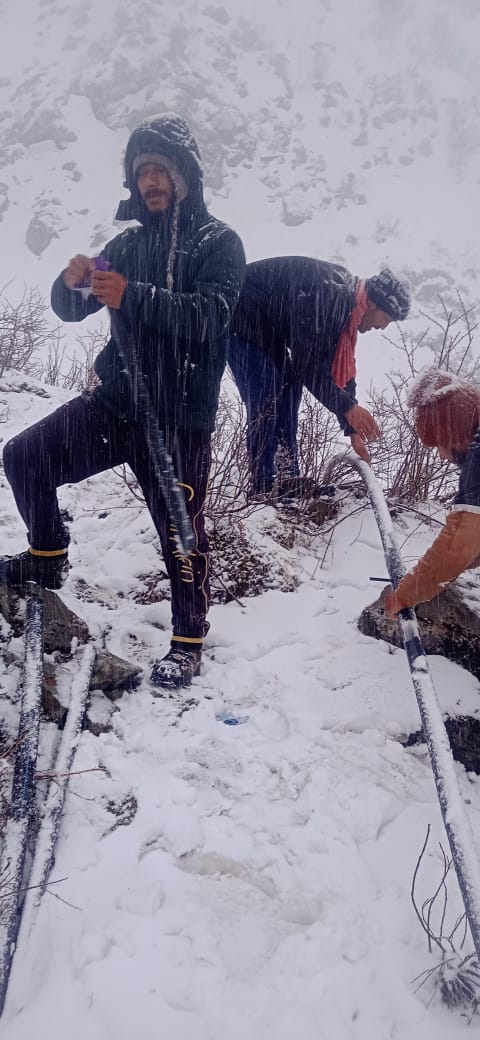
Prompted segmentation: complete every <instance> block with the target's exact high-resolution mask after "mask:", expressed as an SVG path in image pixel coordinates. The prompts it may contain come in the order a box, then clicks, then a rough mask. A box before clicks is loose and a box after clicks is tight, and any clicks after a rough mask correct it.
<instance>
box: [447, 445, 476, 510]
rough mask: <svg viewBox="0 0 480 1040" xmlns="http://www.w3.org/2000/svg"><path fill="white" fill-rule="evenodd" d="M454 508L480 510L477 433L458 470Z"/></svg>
mask: <svg viewBox="0 0 480 1040" xmlns="http://www.w3.org/2000/svg"><path fill="white" fill-rule="evenodd" d="M453 508H454V509H455V508H456V509H457V510H458V509H463V510H465V511H467V512H472V513H473V512H475V513H476V512H480V439H479V434H477V436H476V437H475V440H474V441H473V444H472V446H471V448H470V450H469V452H468V453H467V457H466V459H465V462H464V463H463V465H462V469H461V472H460V482H459V485H458V492H457V494H456V495H455V500H454V507H453Z"/></svg>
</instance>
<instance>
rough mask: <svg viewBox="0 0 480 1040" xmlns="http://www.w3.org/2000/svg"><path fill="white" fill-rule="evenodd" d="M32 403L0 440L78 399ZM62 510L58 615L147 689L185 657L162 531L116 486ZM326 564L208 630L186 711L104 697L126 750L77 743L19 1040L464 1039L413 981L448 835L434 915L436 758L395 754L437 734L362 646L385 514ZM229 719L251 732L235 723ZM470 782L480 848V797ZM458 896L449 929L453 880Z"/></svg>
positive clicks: (298, 554)
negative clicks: (97, 640)
mask: <svg viewBox="0 0 480 1040" xmlns="http://www.w3.org/2000/svg"><path fill="white" fill-rule="evenodd" d="M19 383H20V380H19V378H18V377H8V378H4V380H3V383H2V388H1V401H2V404H3V406H4V407H5V406H7V407H8V415H9V421H8V423H7V425H6V426H5V427H4V428H3V429H4V431H5V436H8V435H9V434H10V432H11V431H12V430H14V429H19V428H21V427H22V426H23V425H24V424H26V423H27V422H31V421H33V420H34V419H35V418H40V416H41V415H42V414H45V412H47V411H48V410H50V408H51V407H52V406H53V405H54V404H55V403H57V402H58V403H59V402H60V400H62V399H64V397H65V396H66V395H61V394H60V393H59V392H58V391H49V398H38V397H37V396H36V394H35V392H34V390H35V384H34V383H33V382H32V383H31V390H30V391H28V390H23V392H22V393H21V394H20V393H16V392H15V390H16V388H17V387H18V385H19ZM25 405H26V408H25ZM2 432H3V431H2ZM0 496H1V506H2V510H1V515H2V516H3V517H4V527H3V530H2V548H5V549H6V550H9V551H14V550H15V549H16V548H21V547H22V545H23V532H22V526H21V523H20V521H19V520H18V519H17V518H16V516H15V510H14V506H13V503H12V499H11V494H10V492H9V489H8V487H7V486H5V481H3V486H2V487H1V488H0ZM61 503H62V506H65V507H66V508H67V509H68V511H69V512H70V513H71V515H72V516H74V517H75V520H74V522H73V523H71V525H70V529H71V535H72V551H71V559H72V564H73V567H72V571H71V574H70V578H69V581H68V583H67V585H66V587H65V590H64V592H62V596H63V598H64V599H65V601H66V602H67V604H68V605H69V606H71V607H72V608H73V609H74V610H76V611H77V613H79V614H80V615H81V616H82V617H84V618H85V619H86V620H87V621H88V624H89V626H90V629H91V631H92V632H93V633H94V634H97V635H98V636H100V635H101V634H102V633H103V635H104V638H105V639H106V644H107V646H108V647H109V649H111V650H112V651H113V652H117V653H120V654H122V655H123V656H128V657H130V658H131V659H132V660H136V661H139V662H140V663H141V664H142V665H143V666H144V668H145V673H146V675H148V669H149V667H150V666H151V663H152V661H153V659H154V657H155V655H159V654H160V653H162V652H163V651H164V650H165V649H166V648H167V646H168V641H169V608H168V603H167V602H161V603H150V604H148V603H147V604H144V603H142V602H140V600H141V595H140V594H141V592H142V590H143V589H144V588H145V576H146V575H149V574H151V573H154V572H155V571H157V570H158V569H159V567H160V565H161V563H160V558H159V554H158V549H157V547H156V540H155V536H154V531H153V529H152V526H151V523H150V521H149V518H148V515H147V514H146V513H145V510H143V509H142V507H141V505H140V504H139V503H137V502H135V501H134V500H133V499H132V497H131V496H130V495H129V493H128V492H127V491H126V489H125V487H124V485H123V484H122V483H121V481H120V480H119V479H118V477H115V475H114V474H109V475H107V476H102V478H101V479H100V478H94V479H92V480H89V481H87V482H86V483H85V484H83V485H79V486H77V487H66V488H64V489H62V492H61ZM105 514H107V515H105ZM273 519H274V516H273V511H272V510H270V509H262V510H260V511H259V512H258V513H255V514H253V516H252V517H250V519H249V520H248V525H249V529H250V530H251V532H252V533H256V534H257V535H258V536H262V531H264V530H265V531H266V530H267V528H268V530H270V531H271V530H272V521H273ZM414 551H415V547H414V545H413V547H412V541H410V542H409V552H410V553H412V552H414ZM278 552H279V553H281V552H282V549H281V546H280V545H278ZM324 553H325V543H324V540H323V539H322V537H321V535H320V534H319V536H318V539H317V542H314V543H313V544H312V546H311V548H310V549H308V550H307V549H306V548H305V547H304V548H303V549H302V548H301V547H299V548H298V549H297V550H295V551H292V552H291V553H290V561H291V564H292V566H294V567H295V569H296V571H297V575H298V578H299V582H300V584H299V587H298V589H297V590H296V591H295V592H292V593H282V592H279V591H273V590H272V591H271V592H267V593H264V594H263V595H262V596H259V597H256V598H254V599H248V598H246V599H245V600H244V601H243V603H242V604H239V603H235V602H234V603H231V604H229V605H228V606H215V607H214V608H213V609H212V612H211V620H212V631H211V634H210V635H209V637H208V639H207V647H206V654H205V667H204V670H203V673H202V676H201V677H199V679H197V680H195V682H194V685H193V688H192V695H193V698H194V700H195V701H196V702H197V703H196V704H193V705H191V706H190V707H189V708H188V710H186V711H184V710H183V708H184V707H185V698H183V697H182V698H179V699H177V698H173V699H169V698H166V699H163V698H162V699H154V698H153V697H152V694H151V691H150V688H149V686H148V682H147V681H146V679H145V680H143V681H142V684H141V685H140V687H139V688H138V689H137V690H136V691H135V692H133V693H131V694H124V695H123V697H122V698H121V700H120V701H119V702H117V704H116V710H113V708H112V706H111V705H110V704H109V702H107V701H106V699H105V698H103V696H102V695H99V694H96V695H95V702H94V705H93V716H94V718H96V719H102V720H103V721H105V720H106V719H108V718H111V722H112V729H111V731H110V732H108V733H105V734H103V735H100V736H99V737H95V736H93V735H92V734H89V733H85V734H84V735H83V737H82V740H81V742H80V747H79V751H78V754H77V758H76V763H75V768H76V769H78V770H94V771H93V772H85V773H82V774H80V775H78V776H76V777H74V778H73V779H72V782H71V790H70V793H69V796H68V798H67V804H66V812H65V819H64V823H63V826H62V833H61V840H60V845H59V849H58V855H57V860H56V864H55V869H54V875H53V878H54V880H55V879H64V880H63V881H62V882H61V884H59V885H58V886H56V887H53V888H52V890H51V894H48V895H47V896H45V898H44V900H43V903H42V906H41V910H40V914H39V917H38V922H37V926H36V929H35V932H34V934H33V936H32V939H31V941H30V943H29V946H28V949H23V950H22V951H21V952H19V953H18V955H17V959H16V964H15V968H14V973H13V976H12V988H11V994H10V998H9V1002H8V1004H7V1010H6V1012H5V1022H6V1024H7V1030H6V1033H5V1035H6V1036H8V1038H9V1040H27V1038H28V1040H30V1038H31V1037H32V1036H33V1035H40V1036H43V1035H44V1036H45V1037H46V1036H48V1037H49V1038H51V1040H61V1038H63V1037H64V1036H65V1035H69V1036H70V1037H71V1038H72V1040H80V1038H83V1037H85V1036H86V1035H88V1036H89V1037H91V1038H92V1040H110V1038H112V1040H113V1038H115V1040H130V1038H131V1037H132V1036H135V1037H138V1038H140V1040H153V1038H155V1037H157V1036H158V1035H159V1032H160V1031H161V1033H162V1035H163V1033H164V1031H166V1030H168V1033H169V1035H170V1036H171V1037H172V1038H174V1040H187V1037H189V1036H191V1035H192V1033H193V1034H194V1035H195V1036H196V1037H198V1038H199V1040H220V1038H224V1037H228V1040H237V1038H238V1040H240V1037H243V1036H244V1035H245V1032H246V1031H247V1032H248V1033H249V1035H251V1036H252V1037H254V1038H255V1040H264V1038H265V1040H287V1038H289V1037H290V1036H291V1033H292V1031H293V1030H300V1031H301V1035H302V1037H306V1038H309V1040H310V1038H311V1040H318V1038H321V1040H330V1038H331V1037H332V1036H335V1037H338V1038H339V1040H350V1038H359V1040H360V1038H361V1040H367V1038H368V1040H371V1037H372V1036H374V1037H377V1036H378V1037H379V1038H380V1037H384V1036H392V1037H393V1036H394V1037H396V1038H401V1040H407V1037H410V1036H411V1035H420V1034H421V1035H422V1036H423V1037H424V1038H425V1040H430V1038H431V1040H434V1038H435V1040H442V1038H444V1040H447V1038H448V1040H454V1038H455V1040H456V1038H457V1037H458V1038H459V1037H460V1036H462V1035H463V1034H464V1030H465V1028H466V1024H465V1023H464V1020H462V1019H461V1018H460V1016H459V1014H453V1013H451V1012H448V1011H446V1010H445V1009H442V1008H441V1007H440V1006H439V1005H438V1004H437V1003H434V1004H433V1005H432V1006H430V1007H428V1008H427V1007H426V1006H425V1003H426V1001H427V999H428V998H429V996H430V993H429V992H428V991H426V992H425V994H423V999H422V992H421V993H420V994H415V993H414V988H413V987H412V984H411V983H412V979H413V978H414V977H415V976H416V975H417V974H418V973H419V972H420V971H422V970H424V969H425V968H427V967H430V966H433V964H434V963H435V962H436V960H435V955H430V956H429V955H428V953H427V949H426V943H425V940H424V936H423V933H422V932H421V930H420V927H419V925H418V922H417V920H416V917H415V915H414V911H413V908H412V906H411V903H410V892H409V890H410V884H411V878H412V873H413V869H414V867H415V863H416V860H417V857H418V855H419V852H420V848H421V845H422V843H423V840H424V837H425V833H426V828H427V825H428V824H430V825H431V827H432V837H431V843H430V846H429V853H428V855H427V858H426V860H425V862H424V865H423V867H422V870H421V872H420V879H419V893H420V897H421V899H423V898H426V897H427V896H429V895H432V894H433V891H434V889H435V888H436V886H437V884H438V882H439V880H440V876H441V873H440V872H441V855H440V850H439V847H438V842H444V841H445V838H444V833H443V828H442V824H441V819H440V813H439V809H438V805H437V802H436V797H435V792H434V785H433V780H432V775H431V771H430V767H429V765H428V761H427V758H426V753H425V750H424V748H422V747H419V748H415V749H411V750H405V749H404V748H403V747H402V746H401V744H400V742H399V738H400V737H402V736H404V735H405V734H406V733H408V732H410V731H412V730H415V729H417V728H418V712H417V708H416V703H415V699H414V695H413V692H412V689H411V686H410V681H409V676H408V671H407V666H406V662H405V660H404V655H403V653H402V652H400V651H397V650H393V649H392V648H390V647H388V646H386V645H385V644H379V643H377V642H376V641H374V640H370V639H366V638H365V637H363V636H361V635H360V634H359V632H358V630H357V627H356V621H357V618H358V615H359V613H360V611H361V610H362V608H363V607H364V606H365V605H366V604H367V603H368V602H370V601H371V599H372V586H371V583H370V582H369V575H370V574H381V573H383V571H384V562H383V558H382V553H381V549H380V543H379V538H378V534H377V532H376V529H375V524H374V521H373V519H372V517H371V515H370V514H369V513H368V512H364V513H360V514H358V513H357V514H355V516H352V517H351V518H348V519H346V520H344V521H343V522H342V524H340V525H339V526H338V529H337V534H336V536H335V539H334V541H333V543H332V546H331V548H330V551H329V552H328V554H327V557H326V562H325V565H324V567H323V568H320V567H319V560H321V559H322V558H323V556H324ZM431 664H432V670H433V675H434V678H435V680H436V682H437V687H438V692H439V696H440V700H441V704H442V707H443V708H444V709H445V710H447V709H448V710H451V711H458V712H462V711H465V712H469V713H474V712H477V711H478V703H479V702H478V682H476V681H475V680H473V679H472V677H471V676H469V675H468V674H467V673H465V672H463V671H462V670H461V669H459V668H457V667H456V666H454V665H451V664H449V663H448V662H446V661H444V660H442V659H431ZM17 678H18V671H17V669H16V668H15V667H14V666H13V665H10V667H9V668H8V670H7V672H6V674H5V675H4V676H3V678H2V683H3V687H4V705H5V713H6V717H7V718H8V720H9V723H10V725H12V726H13V720H14V708H13V704H12V705H9V703H8V698H9V697H11V698H13V697H14V686H15V680H16V679H17ZM5 697H7V699H5ZM187 707H188V698H187ZM223 709H227V710H230V711H232V712H234V713H235V714H236V715H237V717H238V716H239V717H241V718H244V719H245V721H243V722H242V723H241V724H240V725H238V726H236V727H228V726H226V725H223V724H222V723H221V722H219V721H217V719H216V715H217V714H218V713H219V712H220V711H222V710H223ZM457 774H458V779H459V783H460V785H461V788H462V791H463V794H464V796H465V798H466V799H467V800H468V811H469V815H470V820H471V823H472V826H473V828H474V830H475V832H477V833H478V824H479V822H480V787H479V782H478V778H476V777H474V776H471V775H470V776H467V775H466V774H465V772H464V770H463V769H462V768H461V767H459V768H458V769H457ZM449 889H450V898H449V904H448V918H449V920H450V922H451V926H452V927H453V923H454V920H455V917H456V914H457V912H458V909H459V900H458V894H457V891H456V885H455V881H454V879H452V881H451V882H450V885H449ZM56 897H58V898H56ZM39 1023H40V1024H42V1023H45V1032H44V1033H43V1034H42V1033H41V1032H40V1033H39V1032H38V1029H39ZM47 1023H48V1027H47V1025H46V1024H47ZM41 1028H43V1026H41Z"/></svg>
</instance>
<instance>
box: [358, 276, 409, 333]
mask: <svg viewBox="0 0 480 1040" xmlns="http://www.w3.org/2000/svg"><path fill="white" fill-rule="evenodd" d="M365 289H366V293H367V296H368V298H369V300H371V301H372V303H374V304H375V305H376V306H377V307H380V310H382V311H385V313H386V314H388V315H389V317H390V318H392V319H393V321H403V319H404V318H406V317H407V314H408V312H409V310H410V304H411V294H410V286H409V284H408V282H407V281H405V280H402V279H400V278H396V277H395V275H394V274H393V273H392V271H391V270H390V268H389V267H384V268H382V270H381V271H380V274H376V275H374V276H373V278H367V280H366V282H365Z"/></svg>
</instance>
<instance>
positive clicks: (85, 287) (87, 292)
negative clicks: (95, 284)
mask: <svg viewBox="0 0 480 1040" xmlns="http://www.w3.org/2000/svg"><path fill="white" fill-rule="evenodd" d="M93 262H94V264H95V270H96V271H109V270H110V268H111V266H112V265H111V263H110V261H109V260H105V257H104V256H102V254H100V256H94V257H93ZM74 292H78V293H80V295H81V296H83V299H84V300H88V297H89V296H91V293H92V287H91V285H90V281H86V282H81V284H80V285H76V286H75V287H74Z"/></svg>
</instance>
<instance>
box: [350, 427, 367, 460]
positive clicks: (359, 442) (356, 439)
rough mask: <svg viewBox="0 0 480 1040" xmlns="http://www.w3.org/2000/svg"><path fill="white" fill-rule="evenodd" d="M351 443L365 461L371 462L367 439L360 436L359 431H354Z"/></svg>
mask: <svg viewBox="0 0 480 1040" xmlns="http://www.w3.org/2000/svg"><path fill="white" fill-rule="evenodd" d="M350 444H351V445H352V448H353V450H354V451H356V453H357V455H358V457H359V458H360V459H363V461H364V462H368V463H370V455H369V453H368V451H367V448H366V445H365V441H364V440H363V437H360V434H359V433H352V436H351V437H350Z"/></svg>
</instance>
